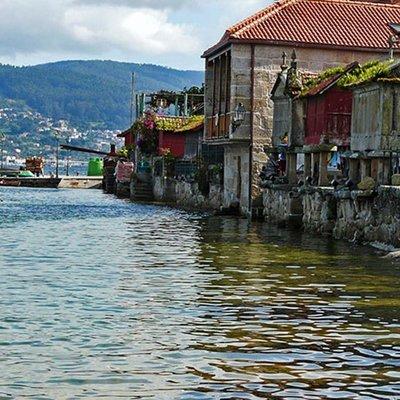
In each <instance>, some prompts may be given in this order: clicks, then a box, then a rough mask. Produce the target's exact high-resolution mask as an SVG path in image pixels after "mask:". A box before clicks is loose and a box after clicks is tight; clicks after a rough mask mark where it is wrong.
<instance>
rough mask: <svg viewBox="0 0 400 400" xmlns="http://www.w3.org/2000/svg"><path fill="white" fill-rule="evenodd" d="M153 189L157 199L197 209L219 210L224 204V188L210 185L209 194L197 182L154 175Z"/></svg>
mask: <svg viewBox="0 0 400 400" xmlns="http://www.w3.org/2000/svg"><path fill="white" fill-rule="evenodd" d="M153 191H154V197H155V200H156V201H160V202H164V203H170V204H174V205H177V206H179V207H183V208H190V209H197V210H216V211H217V210H219V209H220V208H221V205H222V188H221V186H220V185H215V184H212V185H210V190H209V193H208V195H205V194H203V193H202V192H201V191H200V189H199V185H198V184H197V183H195V182H186V181H178V180H176V179H171V178H164V177H154V182H153Z"/></svg>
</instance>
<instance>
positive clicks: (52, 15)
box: [0, 0, 271, 70]
mask: <svg viewBox="0 0 400 400" xmlns="http://www.w3.org/2000/svg"><path fill="white" fill-rule="evenodd" d="M269 2H271V0H140V1H139V0H0V63H3V64H13V65H35V64H41V63H45V62H53V61H59V60H66V59H84V60H91V59H103V60H104V59H105V60H116V61H127V62H137V63H152V64H159V65H166V66H169V67H173V68H179V69H197V70H201V69H203V61H202V60H201V59H200V56H201V54H202V52H203V51H204V50H206V49H207V48H208V47H210V46H212V45H213V44H215V43H216V42H217V41H218V40H219V39H220V37H221V36H222V35H223V33H224V31H225V30H226V28H227V27H229V26H230V25H232V24H234V23H236V22H238V21H240V20H241V19H243V18H245V17H247V16H249V15H251V13H253V12H255V11H258V10H260V9H262V8H264V7H265V6H266V5H268V4H269Z"/></svg>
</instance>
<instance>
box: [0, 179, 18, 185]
mask: <svg viewBox="0 0 400 400" xmlns="http://www.w3.org/2000/svg"><path fill="white" fill-rule="evenodd" d="M0 186H8V187H18V186H21V182H20V181H19V179H14V178H11V179H10V178H0Z"/></svg>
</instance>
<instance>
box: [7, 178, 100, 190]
mask: <svg viewBox="0 0 400 400" xmlns="http://www.w3.org/2000/svg"><path fill="white" fill-rule="evenodd" d="M102 183H103V177H101V176H99V177H97V176H96V177H92V176H62V177H59V178H49V177H38V178H37V177H34V178H20V177H4V178H0V187H1V186H5V187H25V188H47V189H101V188H102Z"/></svg>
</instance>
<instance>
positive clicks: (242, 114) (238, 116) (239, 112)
mask: <svg viewBox="0 0 400 400" xmlns="http://www.w3.org/2000/svg"><path fill="white" fill-rule="evenodd" d="M245 118H246V108H245V107H244V105H243V103H239V104H238V105H237V107H236V109H235V115H234V117H233V121H232V125H233V131H235V130H236V129H237V128H238V127H239V126H240V125H242V124H243V122H244V120H245Z"/></svg>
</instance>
